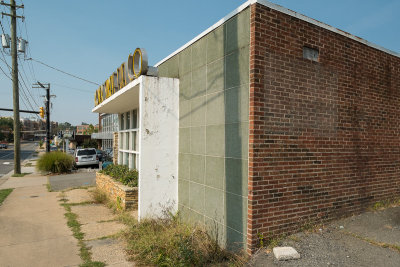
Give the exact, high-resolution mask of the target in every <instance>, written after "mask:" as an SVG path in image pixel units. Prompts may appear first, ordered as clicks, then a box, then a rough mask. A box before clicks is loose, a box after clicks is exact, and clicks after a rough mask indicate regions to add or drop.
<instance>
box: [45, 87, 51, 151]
mask: <svg viewBox="0 0 400 267" xmlns="http://www.w3.org/2000/svg"><path fill="white" fill-rule="evenodd" d="M46 138H47V141H46V151H47V152H50V84H49V85H48V86H47V88H46Z"/></svg>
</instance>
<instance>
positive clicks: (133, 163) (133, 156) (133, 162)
mask: <svg viewBox="0 0 400 267" xmlns="http://www.w3.org/2000/svg"><path fill="white" fill-rule="evenodd" d="M129 160H130V165H129V168H130V169H136V154H130V159H129Z"/></svg>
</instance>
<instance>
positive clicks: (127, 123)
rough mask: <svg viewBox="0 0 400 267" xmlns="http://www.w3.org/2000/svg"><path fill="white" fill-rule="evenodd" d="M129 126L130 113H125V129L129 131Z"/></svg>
mask: <svg viewBox="0 0 400 267" xmlns="http://www.w3.org/2000/svg"><path fill="white" fill-rule="evenodd" d="M130 125H131V112H127V113H126V129H130Z"/></svg>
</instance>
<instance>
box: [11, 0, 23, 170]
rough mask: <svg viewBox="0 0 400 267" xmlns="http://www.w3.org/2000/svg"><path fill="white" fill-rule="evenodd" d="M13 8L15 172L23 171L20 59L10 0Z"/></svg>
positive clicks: (12, 2)
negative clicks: (19, 84)
mask: <svg viewBox="0 0 400 267" xmlns="http://www.w3.org/2000/svg"><path fill="white" fill-rule="evenodd" d="M10 10H11V59H12V80H13V105H14V174H20V173H21V158H20V153H21V147H20V145H21V144H20V122H19V91H18V60H17V11H16V8H15V0H11V1H10Z"/></svg>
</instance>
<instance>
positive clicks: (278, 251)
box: [273, 247, 300, 261]
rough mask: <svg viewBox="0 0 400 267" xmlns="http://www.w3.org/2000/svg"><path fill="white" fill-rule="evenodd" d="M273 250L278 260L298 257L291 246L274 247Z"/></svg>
mask: <svg viewBox="0 0 400 267" xmlns="http://www.w3.org/2000/svg"><path fill="white" fill-rule="evenodd" d="M273 252H274V256H275V258H276V259H277V260H279V261H284V260H295V259H300V254H299V253H298V252H297V251H296V250H295V249H294V248H292V247H274V248H273Z"/></svg>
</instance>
